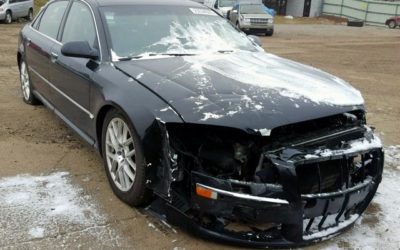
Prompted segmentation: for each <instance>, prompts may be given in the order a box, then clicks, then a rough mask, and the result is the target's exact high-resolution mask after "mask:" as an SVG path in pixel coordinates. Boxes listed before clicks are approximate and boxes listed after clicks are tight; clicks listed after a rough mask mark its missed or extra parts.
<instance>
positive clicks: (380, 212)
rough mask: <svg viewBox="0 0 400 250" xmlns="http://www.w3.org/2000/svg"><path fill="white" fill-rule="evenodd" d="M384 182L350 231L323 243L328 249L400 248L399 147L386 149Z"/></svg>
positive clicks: (322, 245)
mask: <svg viewBox="0 0 400 250" xmlns="http://www.w3.org/2000/svg"><path fill="white" fill-rule="evenodd" d="M385 159H386V160H385V169H384V173H383V179H382V183H381V184H380V186H379V188H378V192H377V194H376V196H375V197H374V199H373V201H372V203H371V204H370V206H369V208H368V209H367V211H366V212H365V213H364V214H363V215H362V217H361V219H360V220H358V222H357V223H356V225H355V227H354V228H353V229H351V230H349V231H348V232H346V233H344V234H342V235H340V236H338V237H335V238H333V239H332V240H330V241H328V242H326V243H325V244H324V243H322V244H321V247H323V248H328V249H339V248H344V249H400V237H399V235H400V209H399V208H400V195H399V193H400V171H399V170H400V168H398V166H400V145H397V146H388V147H385Z"/></svg>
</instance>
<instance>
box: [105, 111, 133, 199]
mask: <svg viewBox="0 0 400 250" xmlns="http://www.w3.org/2000/svg"><path fill="white" fill-rule="evenodd" d="M105 143H106V145H105V149H106V152H105V153H106V155H105V157H106V159H107V167H108V171H109V173H110V175H111V179H112V180H113V182H114V184H115V185H116V186H117V188H118V189H120V190H121V191H123V192H127V191H129V190H130V189H131V188H132V186H133V184H134V182H135V176H136V160H135V158H136V152H135V146H134V141H133V137H132V133H131V131H130V129H129V127H128V125H127V124H126V123H125V122H124V121H123V120H122V119H121V118H113V119H112V120H111V121H110V123H109V124H108V126H107V132H106V141H105Z"/></svg>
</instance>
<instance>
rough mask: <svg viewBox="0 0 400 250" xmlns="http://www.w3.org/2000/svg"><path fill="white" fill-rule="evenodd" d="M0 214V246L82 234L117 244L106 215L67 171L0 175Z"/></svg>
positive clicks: (95, 240) (98, 242)
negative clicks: (44, 174)
mask: <svg viewBox="0 0 400 250" xmlns="http://www.w3.org/2000/svg"><path fill="white" fill-rule="evenodd" d="M0 215H1V217H2V221H1V222H2V224H1V226H0V248H2V247H6V246H11V245H14V246H15V245H16V244H23V243H24V242H25V243H27V242H30V241H32V240H34V239H42V238H43V239H44V241H48V242H51V241H52V240H55V241H56V240H57V239H58V238H59V237H61V239H62V240H63V241H65V242H66V244H67V243H68V242H69V241H72V242H74V241H76V240H80V239H82V238H85V239H88V242H91V243H92V244H94V245H104V246H108V247H113V246H114V247H115V246H118V238H119V236H118V235H117V234H116V232H115V231H114V230H113V229H111V228H110V227H108V226H107V221H106V217H105V216H104V215H103V214H101V213H100V212H99V209H98V208H97V206H96V205H95V203H94V202H93V201H92V199H91V198H90V197H89V196H88V195H85V193H84V191H83V190H82V189H81V188H79V187H77V186H75V185H73V184H71V182H70V180H69V174H68V173H67V172H56V173H53V174H50V175H47V176H30V175H19V176H14V177H6V178H1V179H0ZM25 243H24V244H25ZM50 245H51V243H50ZM21 247H22V245H21Z"/></svg>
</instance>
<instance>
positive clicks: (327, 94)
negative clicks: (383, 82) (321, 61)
mask: <svg viewBox="0 0 400 250" xmlns="http://www.w3.org/2000/svg"><path fill="white" fill-rule="evenodd" d="M185 60H186V61H187V62H190V63H192V64H193V65H195V67H193V69H194V70H196V69H197V70H198V74H199V76H200V77H201V74H202V71H203V69H208V70H210V71H214V72H217V73H219V74H221V75H223V76H225V77H228V78H231V79H233V80H236V81H240V82H242V83H245V84H249V85H253V86H258V87H262V88H267V89H274V90H278V91H279V93H280V94H281V95H282V96H287V97H290V98H295V99H296V98H297V99H308V100H311V101H313V102H315V103H326V104H331V105H341V106H344V105H349V106H350V105H362V104H364V99H363V97H362V96H361V93H360V92H359V91H358V90H356V89H354V88H353V87H352V86H351V85H350V84H348V83H347V82H345V81H343V80H342V79H340V78H338V77H335V76H333V75H330V74H328V73H325V72H323V71H321V70H319V69H316V68H313V67H310V66H306V65H302V64H300V63H296V62H293V61H290V60H287V59H283V58H281V57H278V56H275V55H272V54H268V53H265V52H244V51H239V52H234V53H231V54H222V55H221V54H207V55H200V56H195V57H185Z"/></svg>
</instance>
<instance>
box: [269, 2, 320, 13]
mask: <svg viewBox="0 0 400 250" xmlns="http://www.w3.org/2000/svg"><path fill="white" fill-rule="evenodd" d="M263 3H264V4H265V5H266V6H267V7H269V8H272V9H274V10H276V12H277V13H278V15H290V16H296V17H299V16H305V17H315V16H319V15H321V13H322V3H323V0H263Z"/></svg>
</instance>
